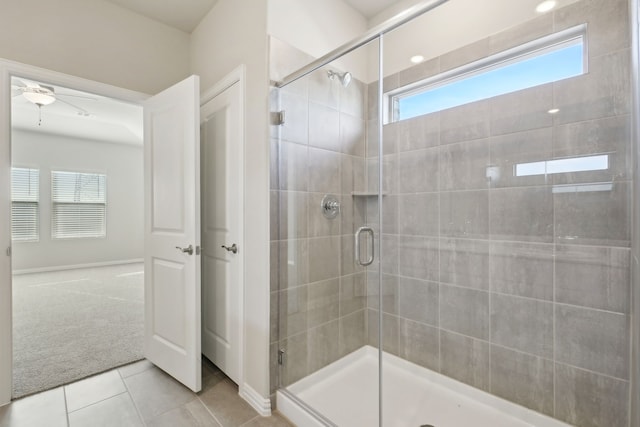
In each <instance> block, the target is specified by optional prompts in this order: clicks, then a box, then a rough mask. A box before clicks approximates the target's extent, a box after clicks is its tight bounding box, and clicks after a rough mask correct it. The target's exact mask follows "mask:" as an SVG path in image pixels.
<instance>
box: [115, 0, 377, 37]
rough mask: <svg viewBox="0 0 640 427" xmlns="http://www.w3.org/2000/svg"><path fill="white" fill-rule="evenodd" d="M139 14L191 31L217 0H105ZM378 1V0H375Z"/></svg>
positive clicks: (187, 31)
mask: <svg viewBox="0 0 640 427" xmlns="http://www.w3.org/2000/svg"><path fill="white" fill-rule="evenodd" d="M107 1H109V2H111V3H114V4H117V5H119V6H122V7H124V8H126V9H129V10H132V11H134V12H136V13H139V14H140V15H144V16H146V17H148V18H151V19H154V20H156V21H160V22H162V23H165V24H167V25H169V26H171V27H174V28H177V29H179V30H182V31H184V32H186V33H189V34H190V33H191V32H192V31H193V30H194V28H196V27H197V26H198V24H199V23H200V21H201V20H202V18H204V16H205V15H206V14H207V13H208V12H209V11H210V10H211V8H213V6H214V5H215V4H216V3H217V2H218V0H107ZM376 1H378V0H376Z"/></svg>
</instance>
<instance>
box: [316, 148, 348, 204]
mask: <svg viewBox="0 0 640 427" xmlns="http://www.w3.org/2000/svg"><path fill="white" fill-rule="evenodd" d="M309 159H313V161H311V160H310V161H309V191H316V192H321V193H335V194H337V193H340V190H341V186H340V154H339V153H335V152H333V151H327V150H321V149H318V148H311V147H309Z"/></svg>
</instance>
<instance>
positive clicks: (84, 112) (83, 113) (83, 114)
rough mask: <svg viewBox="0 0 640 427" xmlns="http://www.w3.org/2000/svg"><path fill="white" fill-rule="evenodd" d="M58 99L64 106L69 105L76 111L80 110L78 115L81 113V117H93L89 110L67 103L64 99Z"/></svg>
mask: <svg viewBox="0 0 640 427" xmlns="http://www.w3.org/2000/svg"><path fill="white" fill-rule="evenodd" d="M56 99H57V100H58V101H59V102H62V103H63V104H67V105H68V106H70V107H73V108H75V109H76V110H78V113H79V114H80V115H81V116H85V117H89V116H90V115H91V114H90V113H89V112H88V111H87V110H85V109H84V108H82V107H78V106H77V105H74V104H72V103H70V102H69V101H65V100H64V99H60V98H56Z"/></svg>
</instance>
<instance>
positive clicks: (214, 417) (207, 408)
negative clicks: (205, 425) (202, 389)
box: [196, 394, 223, 426]
mask: <svg viewBox="0 0 640 427" xmlns="http://www.w3.org/2000/svg"><path fill="white" fill-rule="evenodd" d="M196 399H198V400H199V401H200V404H201V405H202V406H203V407H204V409H205V410H206V411H207V412H208V413H209V415H211V417H212V418H213V419H214V420H215V422H216V423H218V425H220V426H222V425H223V424H222V423H221V422H220V420H219V419H218V417H216V416H215V414H214V413H213V411H212V410H211V409H209V407H208V406H207V405H206V404H205V403H204V401H203V400H202V399H201V398H200V396H199V395H197V394H196Z"/></svg>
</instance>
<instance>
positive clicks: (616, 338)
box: [555, 305, 629, 379]
mask: <svg viewBox="0 0 640 427" xmlns="http://www.w3.org/2000/svg"><path fill="white" fill-rule="evenodd" d="M628 336H629V318H628V317H627V316H626V315H624V314H616V313H609V312H605V311H597V310H591V309H586V308H580V307H572V306H563V305H559V306H557V308H556V338H555V339H556V343H555V347H556V360H557V361H558V362H562V363H567V364H569V365H573V366H577V367H579V368H584V369H589V370H591V371H595V372H599V373H602V374H605V375H610V376H613V377H617V378H621V379H628V378H629V341H628Z"/></svg>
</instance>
